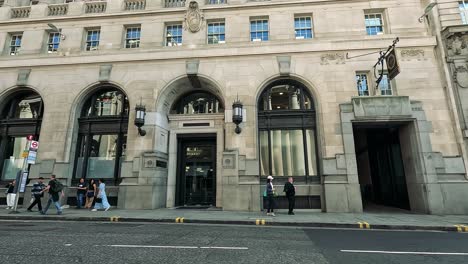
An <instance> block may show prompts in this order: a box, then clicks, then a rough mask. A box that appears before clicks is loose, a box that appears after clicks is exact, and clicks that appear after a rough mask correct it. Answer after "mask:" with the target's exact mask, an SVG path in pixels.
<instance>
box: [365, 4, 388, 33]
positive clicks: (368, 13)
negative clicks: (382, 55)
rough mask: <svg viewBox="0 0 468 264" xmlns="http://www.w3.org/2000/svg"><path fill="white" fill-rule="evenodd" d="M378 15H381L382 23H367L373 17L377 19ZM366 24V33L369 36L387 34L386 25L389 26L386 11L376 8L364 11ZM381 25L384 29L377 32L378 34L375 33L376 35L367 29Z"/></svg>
mask: <svg viewBox="0 0 468 264" xmlns="http://www.w3.org/2000/svg"><path fill="white" fill-rule="evenodd" d="M372 16H373V17H372ZM377 16H380V25H368V24H367V21H368V19H372V18H374V19H375V18H376V17H377ZM364 24H365V26H366V35H367V36H379V35H383V34H385V32H386V27H387V25H386V23H385V12H384V11H375V10H369V11H366V12H365V13H364ZM379 26H380V27H382V31H380V32H377V34H375V35H372V34H369V32H368V31H367V29H368V28H370V27H379Z"/></svg>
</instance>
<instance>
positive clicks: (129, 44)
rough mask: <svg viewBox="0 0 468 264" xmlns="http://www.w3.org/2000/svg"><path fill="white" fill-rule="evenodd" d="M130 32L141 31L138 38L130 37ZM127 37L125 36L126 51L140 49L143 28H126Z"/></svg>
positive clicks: (133, 26) (136, 26) (138, 26)
mask: <svg viewBox="0 0 468 264" xmlns="http://www.w3.org/2000/svg"><path fill="white" fill-rule="evenodd" d="M129 30H137V31H139V34H138V38H136V37H130V38H129V37H128V33H129ZM124 34H125V36H124V48H126V49H136V48H139V47H140V42H141V26H140V25H131V26H125V33H124Z"/></svg>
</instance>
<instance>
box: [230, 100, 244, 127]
mask: <svg viewBox="0 0 468 264" xmlns="http://www.w3.org/2000/svg"><path fill="white" fill-rule="evenodd" d="M242 107H243V105H242V103H241V101H239V98H238V99H237V100H236V101H234V103H233V104H232V122H233V123H234V124H236V130H234V132H236V134H240V132H241V131H242V129H241V128H240V127H239V125H240V123H242V120H243V116H242V115H243V111H242Z"/></svg>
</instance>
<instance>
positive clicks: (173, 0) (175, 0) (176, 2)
mask: <svg viewBox="0 0 468 264" xmlns="http://www.w3.org/2000/svg"><path fill="white" fill-rule="evenodd" d="M164 7H185V0H164Z"/></svg>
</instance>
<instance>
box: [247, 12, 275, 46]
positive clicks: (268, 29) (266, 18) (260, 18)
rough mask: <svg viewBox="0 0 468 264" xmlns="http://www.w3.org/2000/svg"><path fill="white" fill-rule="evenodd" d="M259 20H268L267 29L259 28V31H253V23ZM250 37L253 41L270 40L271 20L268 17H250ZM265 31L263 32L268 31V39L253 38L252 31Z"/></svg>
mask: <svg viewBox="0 0 468 264" xmlns="http://www.w3.org/2000/svg"><path fill="white" fill-rule="evenodd" d="M259 21H266V22H267V26H268V28H267V30H263V29H261V30H257V31H252V23H253V22H259ZM249 31H250V32H249V39H250V41H251V42H262V41H269V40H270V20H269V19H268V17H259V18H250V23H249ZM254 32H255V33H257V34H258V33H263V32H266V33H267V39H266V40H262V39H261V38H255V39H253V38H252V33H254Z"/></svg>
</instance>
